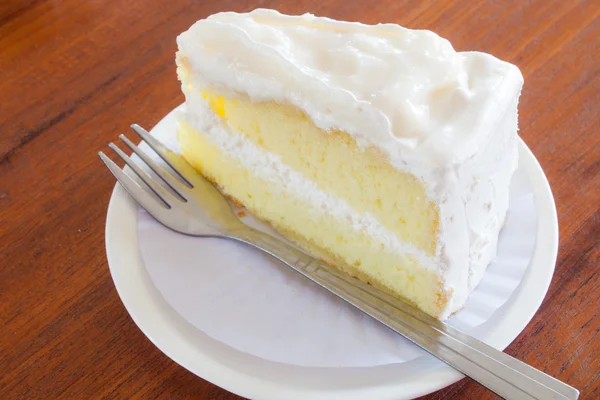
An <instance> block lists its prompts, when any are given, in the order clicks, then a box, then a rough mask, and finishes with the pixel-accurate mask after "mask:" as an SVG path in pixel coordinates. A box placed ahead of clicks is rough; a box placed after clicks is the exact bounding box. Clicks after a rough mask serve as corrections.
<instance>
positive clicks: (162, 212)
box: [98, 151, 169, 221]
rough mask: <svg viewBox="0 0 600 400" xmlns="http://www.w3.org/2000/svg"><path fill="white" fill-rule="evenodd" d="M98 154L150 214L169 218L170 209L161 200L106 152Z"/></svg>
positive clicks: (157, 217) (160, 219) (163, 219)
mask: <svg viewBox="0 0 600 400" xmlns="http://www.w3.org/2000/svg"><path fill="white" fill-rule="evenodd" d="M98 155H99V156H100V158H101V159H102V161H103V162H104V164H105V165H106V167H107V168H108V169H109V170H110V172H111V173H112V174H113V176H114V177H115V178H117V181H119V183H120V184H121V186H123V188H125V190H126V191H127V193H129V195H130V196H131V197H133V199H134V200H135V201H136V202H137V203H138V204H139V205H140V206H141V207H142V208H143V209H144V210H146V211H147V212H148V213H150V215H152V216H153V217H154V218H156V219H157V220H158V221H165V220H167V217H168V213H169V209H168V208H167V207H166V206H165V205H164V204H162V203H161V202H160V201H158V200H156V199H155V198H153V197H152V196H151V195H150V194H148V192H146V191H145V190H144V189H142V188H141V187H140V186H139V185H138V184H137V183H136V182H135V181H134V180H133V179H131V178H130V177H129V176H128V175H127V174H126V173H125V172H123V170H122V169H121V168H119V166H118V165H117V164H115V163H114V161H113V160H111V159H110V158H108V157H107V156H106V154H104V153H103V152H101V151H99V152H98Z"/></svg>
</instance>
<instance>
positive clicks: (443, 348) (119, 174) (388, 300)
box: [99, 124, 579, 400]
mask: <svg viewBox="0 0 600 400" xmlns="http://www.w3.org/2000/svg"><path fill="white" fill-rule="evenodd" d="M131 128H132V129H133V130H134V131H135V132H136V133H137V134H138V135H139V136H140V137H141V138H142V139H143V140H144V141H145V142H146V143H147V144H148V146H149V147H150V148H151V149H152V150H154V152H156V153H157V154H158V155H159V156H160V157H161V158H162V159H163V160H164V162H165V163H166V164H167V165H168V166H169V167H170V168H171V170H172V171H174V174H172V173H171V172H169V171H168V170H167V169H166V168H163V167H161V166H159V165H158V164H157V163H155V162H154V161H153V160H152V159H151V158H150V157H149V156H148V155H147V154H146V153H144V152H143V151H141V150H140V149H139V148H138V146H136V145H135V144H134V143H133V142H132V141H130V140H129V139H127V137H125V136H124V135H120V136H119V138H120V139H121V140H122V141H123V142H124V143H125V144H126V145H127V147H129V148H130V149H131V150H132V151H133V152H134V153H135V154H137V155H138V156H139V158H140V159H141V160H142V161H143V163H145V164H146V165H147V166H148V167H149V168H150V169H151V170H152V171H153V172H154V173H155V174H156V175H157V176H158V177H159V178H160V180H162V182H160V181H159V180H156V179H154V178H153V177H151V176H150V174H148V173H147V172H146V171H145V170H144V169H142V168H141V167H140V166H139V165H138V164H137V163H135V162H134V161H132V160H131V158H129V156H127V155H126V154H125V153H124V152H123V151H122V150H121V149H119V148H118V147H117V146H116V145H115V144H114V143H110V144H109V147H110V148H111V149H113V150H114V151H115V152H116V153H117V155H118V156H119V157H120V158H121V159H122V160H123V161H125V163H126V164H127V165H128V166H129V167H130V168H131V170H132V171H133V172H134V173H135V174H136V175H137V176H138V177H139V179H141V181H142V182H143V183H144V184H145V185H146V186H147V187H148V188H149V189H150V190H151V191H152V192H153V193H154V195H155V196H152V195H151V194H150V193H149V192H148V191H146V190H145V189H144V188H143V187H141V186H140V185H138V183H136V181H135V180H134V179H132V177H130V176H129V175H128V174H127V173H126V172H125V171H124V170H122V169H120V168H119V167H118V166H117V165H116V164H115V163H114V162H113V161H112V160H111V159H109V158H108V157H107V156H106V155H105V154H104V153H103V152H99V156H100V158H101V159H102V161H104V163H105V164H106V166H107V167H108V169H109V170H110V171H111V172H112V174H113V175H114V176H115V177H116V178H117V180H118V181H119V182H120V184H121V185H122V186H123V187H124V188H125V190H126V191H127V192H128V193H129V194H130V195H131V197H133V199H134V200H135V201H136V202H137V203H138V204H139V205H140V206H141V207H143V208H144V209H145V210H146V211H147V212H149V213H150V214H151V215H152V216H153V217H154V218H156V220H157V221H159V222H160V223H161V224H163V225H164V226H166V227H168V228H170V229H172V230H174V231H177V232H180V233H183V234H186V235H193V236H200V237H222V238H227V239H231V240H236V241H240V242H243V243H247V244H249V245H251V246H254V247H256V248H257V249H260V250H262V251H264V252H266V253H268V254H270V255H272V256H273V257H275V258H277V259H278V260H280V261H281V262H283V263H284V264H286V265H288V266H290V267H291V268H293V269H294V270H296V271H297V272H299V273H300V274H302V275H304V276H305V277H307V278H308V279H310V280H312V281H314V282H315V283H317V284H318V285H320V286H322V287H324V288H325V289H327V290H329V291H330V292H332V293H334V294H335V295H337V296H339V297H341V298H342V299H344V300H346V301H347V302H349V303H350V304H352V305H353V306H355V307H357V308H358V309H360V310H361V311H363V312H365V313H366V314H368V315H370V316H371V317H373V318H375V319H376V320H378V321H380V322H381V323H383V324H384V325H386V326H388V327H389V328H391V329H393V330H394V331H396V332H397V333H399V334H400V335H402V336H404V337H406V338H407V339H409V340H410V341H411V342H413V343H415V344H416V345H418V346H419V347H421V348H423V349H424V350H426V351H427V352H429V353H431V354H432V355H434V356H435V357H437V358H439V359H440V360H442V361H444V362H445V363H446V364H448V365H450V366H452V367H453V368H455V369H457V370H458V371H460V372H462V373H463V374H465V375H467V376H469V377H471V378H472V379H474V380H476V381H477V382H479V383H480V384H482V385H483V386H485V387H487V388H488V389H490V390H492V391H493V392H495V393H496V394H498V395H500V396H502V397H504V398H506V399H544V400H545V399H577V398H578V396H579V392H578V391H577V390H576V389H575V388H573V387H571V386H569V385H567V384H565V383H563V382H560V381H559V380H556V379H554V378H553V377H551V376H549V375H546V374H545V373H543V372H541V371H539V370H537V369H535V368H533V367H531V366H529V365H527V364H525V363H523V362H521V361H519V360H517V359H515V358H513V357H511V356H509V355H507V354H505V353H503V352H501V351H498V350H496V349H494V348H492V347H490V346H488V345H486V344H485V343H483V342H480V341H478V340H476V339H474V338H472V337H470V336H468V335H466V334H464V333H462V332H460V331H458V330H456V329H454V328H452V327H451V326H449V325H447V324H445V323H443V322H441V321H439V320H437V319H435V318H433V317H431V316H429V315H428V314H425V313H424V312H422V311H420V310H418V309H416V308H414V307H413V306H411V305H409V304H407V303H405V302H403V301H402V300H400V299H397V298H395V297H392V296H390V295H388V294H387V293H384V292H382V291H380V290H377V289H375V288H374V287H372V286H370V285H368V284H365V283H363V282H361V281H359V280H357V279H355V278H352V277H350V276H347V275H345V274H343V273H341V272H339V271H338V270H336V269H334V268H332V267H330V266H328V265H327V264H325V263H323V262H321V261H319V260H318V259H315V258H313V257H312V256H310V255H307V254H305V253H304V252H302V251H300V250H298V249H296V248H294V247H292V246H290V245H288V244H286V243H284V242H282V241H281V240H279V239H276V238H275V237H273V236H271V235H269V234H267V233H264V232H262V231H259V230H257V229H254V228H252V227H249V226H247V225H246V224H244V223H243V222H242V221H241V220H240V219H239V218H238V217H237V215H236V214H235V212H234V211H233V209H232V208H231V207H230V205H229V203H228V202H227V201H226V199H225V198H224V197H223V195H222V194H221V193H220V192H219V191H218V190H217V189H216V188H215V187H214V186H213V185H212V184H211V183H210V182H208V181H207V180H206V179H204V178H203V177H202V176H201V175H200V174H199V173H197V172H196V171H195V170H194V169H193V168H192V167H191V166H190V165H189V164H188V163H187V162H186V161H185V160H184V159H183V158H182V157H181V156H180V155H178V154H176V153H174V152H173V151H171V150H169V149H168V148H167V147H165V146H164V145H163V144H162V143H160V142H159V141H158V140H156V139H155V138H154V137H152V136H151V135H150V134H149V133H148V132H147V131H146V130H144V129H143V128H141V127H140V126H139V125H136V124H133V125H131Z"/></svg>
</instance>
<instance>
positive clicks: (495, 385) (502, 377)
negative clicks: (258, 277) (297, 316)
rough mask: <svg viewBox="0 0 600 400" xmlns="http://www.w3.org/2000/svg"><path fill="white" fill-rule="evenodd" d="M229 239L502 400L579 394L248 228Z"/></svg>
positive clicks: (561, 398)
mask: <svg viewBox="0 0 600 400" xmlns="http://www.w3.org/2000/svg"><path fill="white" fill-rule="evenodd" d="M229 237H230V238H231V239H234V240H238V241H241V242H244V243H247V244H250V245H252V246H254V247H256V248H258V249H260V250H262V251H264V252H266V253H268V254H270V255H272V256H273V257H275V258H277V259H278V260H280V261H281V262H283V263H285V264H287V265H288V266H290V267H292V268H293V269H294V270H296V271H297V272H299V273H300V274H302V275H304V276H305V277H307V278H309V279H310V280H312V281H313V282H315V283H317V284H318V285H320V286H322V287H324V288H325V289H327V290H329V291H330V292H331V293H333V294H335V295H337V296H338V297H340V298H342V299H344V300H346V301H347V302H349V303H350V304H352V305H353V306H355V307H356V308H358V309H359V310H361V311H363V312H364V313H366V314H368V315H370V316H371V317H373V318H375V319H376V320H378V321H379V322H381V323H383V324H384V325H386V326H388V327H389V328H391V329H392V330H394V331H395V332H397V333H399V334H400V335H402V336H404V337H405V338H407V339H408V340H410V341H411V342H413V343H414V344H416V345H418V346H419V347H421V348H422V349H424V350H426V351H427V352H429V353H430V354H432V355H434V356H435V357H437V358H439V359H440V360H442V361H443V362H445V363H446V364H448V365H450V366H451V367H453V368H455V369H457V370H458V371H460V372H462V373H463V374H465V375H467V376H469V377H471V378H472V379H474V380H475V381H477V382H479V383H480V384H482V385H483V386H485V387H486V388H488V389H490V390H491V391H493V392H494V393H496V394H498V395H500V396H502V397H504V398H506V399H544V400H545V399H560V400H565V399H570V400H575V399H577V398H578V396H579V392H578V391H577V390H576V389H575V388H573V387H571V386H569V385H567V384H565V383H563V382H561V381H559V380H557V379H555V378H553V377H551V376H549V375H547V374H545V373H543V372H541V371H539V370H537V369H535V368H533V367H531V366H529V365H527V364H525V363H523V362H521V361H519V360H517V359H515V358H513V357H511V356H509V355H508V354H506V353H503V352H501V351H499V350H496V349H494V348H493V347H491V346H489V345H487V344H485V343H483V342H481V341H479V340H477V339H475V338H472V337H470V336H468V335H466V334H464V333H462V332H460V331H458V330H457V329H454V328H452V327H451V326H449V325H447V324H445V323H443V322H441V321H439V320H437V319H435V318H433V317H431V316H429V315H428V314H425V313H424V312H422V311H420V310H418V309H416V308H415V307H413V306H411V305H409V304H408V303H405V302H403V301H402V300H399V299H397V298H395V297H392V296H390V295H388V294H387V293H384V292H382V291H380V290H378V289H376V288H374V287H372V286H371V285H368V284H365V283H364V282H362V281H359V280H358V279H356V278H352V277H350V276H348V275H346V274H343V273H340V272H339V271H337V270H336V269H334V268H332V267H330V266H329V265H327V264H325V263H323V262H321V261H319V260H317V259H316V258H314V257H311V256H309V255H307V254H306V253H304V252H302V251H300V250H298V249H296V248H295V247H293V246H291V245H288V244H287V243H285V242H283V241H281V240H279V239H277V238H275V237H273V236H271V235H269V234H266V233H264V232H261V231H258V230H256V229H253V228H249V229H243V230H241V231H237V232H235V233H234V235H231V236H229Z"/></svg>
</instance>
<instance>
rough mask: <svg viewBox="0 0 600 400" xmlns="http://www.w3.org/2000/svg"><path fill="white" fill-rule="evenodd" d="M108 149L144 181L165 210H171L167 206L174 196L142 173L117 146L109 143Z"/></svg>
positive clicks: (144, 172) (169, 206)
mask: <svg viewBox="0 0 600 400" xmlns="http://www.w3.org/2000/svg"><path fill="white" fill-rule="evenodd" d="M108 147H110V148H111V149H113V150H114V152H115V153H117V155H118V156H119V157H121V159H122V160H123V161H125V164H127V165H128V166H129V168H131V169H132V170H133V172H135V174H136V175H137V176H138V177H139V178H140V179H141V180H142V181H144V183H145V184H146V185H148V187H149V188H150V189H151V190H152V191H153V192H154V194H155V195H156V197H158V198H159V199H160V200H161V201H162V202H163V203H164V204H165V206H166V207H167V208H171V204H169V202H170V201H173V200H175V196H173V195H172V194H171V193H169V192H168V191H167V190H166V189H165V188H164V187H162V186H161V185H160V184H159V183H158V182H156V181H155V180H154V179H152V177H151V176H150V175H148V173H146V171H144V170H143V169H141V168H140V167H139V166H138V165H137V164H136V163H134V162H133V161H132V160H131V158H129V156H128V155H127V154H125V153H124V152H123V150H121V149H120V148H118V147H117V145H115V144H114V143H109V144H108Z"/></svg>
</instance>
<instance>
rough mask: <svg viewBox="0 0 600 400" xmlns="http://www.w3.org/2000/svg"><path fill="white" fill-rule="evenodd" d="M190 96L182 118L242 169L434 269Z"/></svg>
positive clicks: (376, 224)
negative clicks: (189, 110) (192, 100)
mask: <svg viewBox="0 0 600 400" xmlns="http://www.w3.org/2000/svg"><path fill="white" fill-rule="evenodd" d="M193 97H195V96H193ZM189 100H190V98H189V97H188V109H189V108H193V112H187V113H186V114H185V116H183V118H185V120H186V121H187V122H188V123H189V124H190V125H191V126H192V127H194V128H195V129H196V130H198V131H199V132H202V134H204V135H206V136H208V137H209V138H210V139H211V141H212V143H213V144H214V145H215V146H217V147H218V148H219V149H220V150H222V151H223V152H224V154H227V155H228V156H230V157H232V158H234V159H235V160H236V161H237V162H239V163H240V164H241V165H242V166H243V167H244V168H245V169H247V170H249V171H251V172H252V173H253V174H254V175H256V176H257V177H259V178H260V179H263V180H265V181H267V182H270V183H272V184H273V185H274V187H277V188H281V190H282V191H285V192H287V193H289V194H290V195H292V196H294V197H296V198H297V199H299V200H301V201H302V202H305V203H307V204H310V205H311V206H312V207H313V208H314V209H316V210H319V211H320V212H322V213H323V214H328V215H331V216H333V217H334V218H336V219H337V220H339V221H340V222H343V223H349V224H350V225H351V226H352V228H353V229H354V230H356V231H360V232H364V233H366V234H367V235H369V236H370V237H372V238H373V240H374V241H376V242H377V243H381V244H382V245H383V247H384V251H388V252H392V253H396V254H409V255H411V256H413V257H414V258H415V259H416V260H418V261H419V263H420V264H421V265H422V266H423V267H425V268H428V269H430V270H436V268H437V266H436V263H435V262H434V260H432V259H431V258H429V257H428V256H427V255H426V254H425V253H424V252H423V251H421V250H419V249H417V248H416V247H414V246H413V245H411V244H409V243H405V242H403V241H401V240H400V239H398V237H397V236H396V235H395V234H394V233H392V232H390V231H389V230H387V229H386V228H385V227H384V226H383V225H382V224H381V223H379V221H377V219H376V218H375V217H374V216H373V215H371V214H370V213H363V214H360V213H358V212H356V211H355V210H354V209H353V208H352V207H351V206H350V205H349V204H348V203H347V202H346V201H345V200H343V199H339V198H336V197H334V196H332V195H331V194H329V193H327V192H325V191H323V190H321V189H320V188H319V187H318V186H317V185H316V184H315V183H314V182H313V181H311V180H309V179H306V178H305V177H304V176H303V175H302V174H301V173H299V172H297V171H295V170H293V169H292V168H290V167H289V166H288V165H286V164H284V163H283V162H282V161H281V159H280V157H279V156H278V155H276V154H273V153H269V152H267V151H264V150H263V149H261V148H260V147H258V146H257V145H255V144H254V143H253V142H251V141H249V140H247V139H246V138H244V136H243V135H240V134H239V133H237V132H235V131H234V130H233V129H232V128H231V127H229V126H227V125H225V124H223V123H222V121H221V119H220V118H219V117H218V116H216V115H215V114H214V113H213V111H212V110H210V108H209V107H208V104H206V103H205V101H204V100H203V99H194V100H196V101H194V102H193V105H192V104H190V103H191V102H190V101H189ZM202 103H205V104H202Z"/></svg>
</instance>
